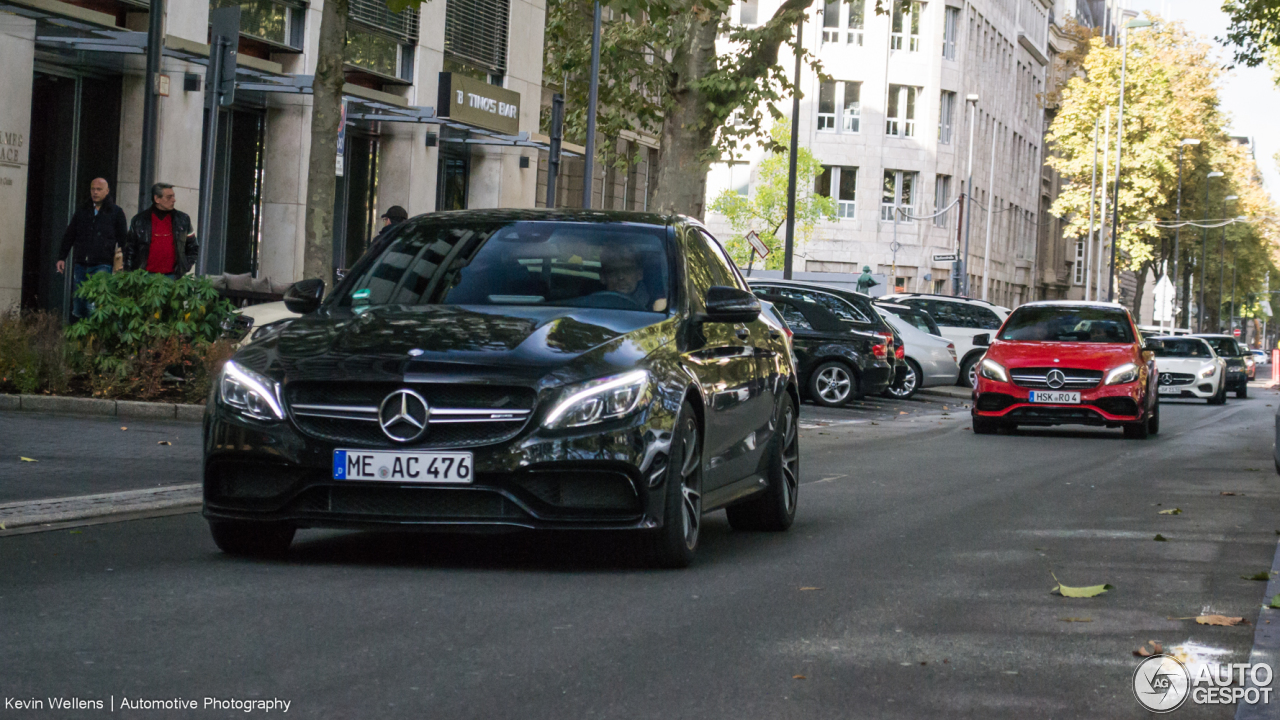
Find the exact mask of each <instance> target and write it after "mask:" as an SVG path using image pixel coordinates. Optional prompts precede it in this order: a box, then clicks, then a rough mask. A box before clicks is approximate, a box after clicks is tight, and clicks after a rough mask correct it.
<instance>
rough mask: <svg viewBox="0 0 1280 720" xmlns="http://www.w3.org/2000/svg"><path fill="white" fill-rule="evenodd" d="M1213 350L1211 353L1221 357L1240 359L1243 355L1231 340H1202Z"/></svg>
mask: <svg viewBox="0 0 1280 720" xmlns="http://www.w3.org/2000/svg"><path fill="white" fill-rule="evenodd" d="M1202 339H1203V340H1204V341H1205V342H1207V343H1209V345H1210V346H1211V347H1212V348H1213V351H1214V352H1216V353H1218V354H1219V355H1221V356H1222V357H1240V356H1241V355H1243V354H1244V353H1242V352H1240V346H1239V345H1237V344H1236V341H1235V340H1233V339H1231V338H1202Z"/></svg>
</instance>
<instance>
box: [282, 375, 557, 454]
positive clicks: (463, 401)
mask: <svg viewBox="0 0 1280 720" xmlns="http://www.w3.org/2000/svg"><path fill="white" fill-rule="evenodd" d="M401 389H409V390H413V391H414V392H416V393H418V394H419V395H421V396H422V397H423V399H425V400H426V401H427V404H428V406H429V407H430V414H429V415H428V416H427V423H428V426H427V429H426V432H425V433H424V434H423V436H422V437H421V438H419V439H418V440H415V441H412V442H408V443H400V442H395V441H392V440H391V439H390V438H388V437H387V435H386V434H385V433H384V432H383V430H382V426H381V425H380V424H379V421H378V408H379V406H380V405H381V404H382V401H383V400H384V399H385V398H386V397H387V396H388V395H390V394H391V393H392V392H395V391H396V390H401ZM285 397H286V398H287V400H288V404H289V411H290V414H291V415H292V416H293V421H294V423H295V424H297V426H298V429H300V430H302V432H304V433H306V434H308V435H310V436H312V437H315V438H318V439H320V440H326V441H329V442H333V443H346V444H351V445H355V446H358V447H412V448H464V447H475V446H478V445H489V444H492V443H499V442H504V441H506V440H510V439H511V438H513V437H515V436H516V435H518V434H519V433H520V431H521V429H523V428H524V426H525V423H526V422H527V421H528V419H529V416H530V415H531V414H532V409H533V404H534V399H535V394H534V391H533V389H532V388H524V387H506V386H494V385H464V384H448V383H409V384H399V383H294V384H291V385H290V386H289V387H288V388H286V390H285Z"/></svg>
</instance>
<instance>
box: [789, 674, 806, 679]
mask: <svg viewBox="0 0 1280 720" xmlns="http://www.w3.org/2000/svg"><path fill="white" fill-rule="evenodd" d="M791 679H792V680H808V679H809V678H807V677H805V676H803V675H792V676H791Z"/></svg>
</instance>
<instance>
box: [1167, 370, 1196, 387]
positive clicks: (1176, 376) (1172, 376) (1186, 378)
mask: <svg viewBox="0 0 1280 720" xmlns="http://www.w3.org/2000/svg"><path fill="white" fill-rule="evenodd" d="M1159 380H1160V384H1161V385H1190V384H1191V383H1193V382H1195V381H1196V376H1195V375H1192V374H1191V373H1176V372H1162V373H1160V377H1159Z"/></svg>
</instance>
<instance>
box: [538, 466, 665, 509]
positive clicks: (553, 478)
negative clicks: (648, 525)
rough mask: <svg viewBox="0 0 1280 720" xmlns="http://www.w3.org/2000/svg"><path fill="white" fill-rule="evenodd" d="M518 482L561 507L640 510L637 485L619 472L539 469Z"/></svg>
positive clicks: (542, 499)
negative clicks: (547, 471)
mask: <svg viewBox="0 0 1280 720" xmlns="http://www.w3.org/2000/svg"><path fill="white" fill-rule="evenodd" d="M515 484H516V485H518V486H519V487H521V488H523V489H524V490H525V491H527V492H528V493H529V494H531V495H533V496H534V497H536V498H538V500H541V501H542V502H544V503H546V504H548V505H552V506H555V507H557V508H565V509H579V510H633V511H634V510H639V502H640V499H639V497H638V496H637V495H636V491H635V486H634V485H632V484H631V479H630V478H629V477H627V476H626V475H624V474H623V473H619V472H573V471H569V472H561V473H536V474H531V475H526V476H522V477H520V478H518V479H516V480H515Z"/></svg>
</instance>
